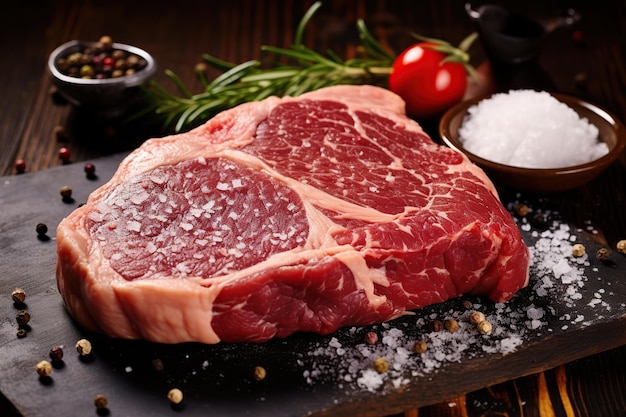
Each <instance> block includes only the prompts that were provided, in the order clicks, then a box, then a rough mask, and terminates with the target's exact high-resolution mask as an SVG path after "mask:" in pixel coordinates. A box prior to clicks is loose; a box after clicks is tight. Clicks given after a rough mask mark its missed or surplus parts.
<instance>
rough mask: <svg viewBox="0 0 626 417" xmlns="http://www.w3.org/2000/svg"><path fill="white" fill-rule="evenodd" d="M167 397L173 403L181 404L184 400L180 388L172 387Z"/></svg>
mask: <svg viewBox="0 0 626 417" xmlns="http://www.w3.org/2000/svg"><path fill="white" fill-rule="evenodd" d="M167 399H168V400H170V402H171V403H172V404H180V403H181V402H182V401H183V392H182V391H181V390H179V389H178V388H172V389H171V390H170V391H169V392H168V393H167Z"/></svg>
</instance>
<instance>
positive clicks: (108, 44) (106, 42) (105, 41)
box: [98, 35, 113, 50]
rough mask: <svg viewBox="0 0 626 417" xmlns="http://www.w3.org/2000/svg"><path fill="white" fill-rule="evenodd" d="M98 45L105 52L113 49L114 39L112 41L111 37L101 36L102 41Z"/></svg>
mask: <svg viewBox="0 0 626 417" xmlns="http://www.w3.org/2000/svg"><path fill="white" fill-rule="evenodd" d="M98 43H99V44H100V46H101V47H102V49H104V50H109V49H111V48H113V39H111V37H110V36H108V35H104V36H101V37H100V40H98Z"/></svg>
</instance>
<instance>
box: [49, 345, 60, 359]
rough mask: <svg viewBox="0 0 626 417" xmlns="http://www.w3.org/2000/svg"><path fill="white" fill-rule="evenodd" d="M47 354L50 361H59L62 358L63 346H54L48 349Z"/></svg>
mask: <svg viewBox="0 0 626 417" xmlns="http://www.w3.org/2000/svg"><path fill="white" fill-rule="evenodd" d="M49 355H50V360H51V361H52V362H61V361H62V360H63V348H62V347H61V346H55V347H53V348H52V349H50V353H49Z"/></svg>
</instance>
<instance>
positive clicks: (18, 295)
mask: <svg viewBox="0 0 626 417" xmlns="http://www.w3.org/2000/svg"><path fill="white" fill-rule="evenodd" d="M11 298H13V302H14V303H15V304H22V303H24V300H26V292H25V291H24V290H23V289H21V288H16V289H14V290H13V292H12V293H11Z"/></svg>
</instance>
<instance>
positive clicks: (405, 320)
mask: <svg viewBox="0 0 626 417" xmlns="http://www.w3.org/2000/svg"><path fill="white" fill-rule="evenodd" d="M123 156H124V155H123V154H120V155H114V156H111V157H106V158H103V159H100V160H97V161H93V162H94V164H95V165H96V174H97V178H96V179H87V178H86V176H85V174H84V172H83V167H84V165H83V164H82V163H75V164H69V165H66V166H62V167H58V168H54V169H50V170H47V171H44V172H39V173H33V174H24V175H16V176H10V177H3V178H1V179H0V293H1V296H2V297H1V298H0V393H1V394H2V396H4V402H3V403H2V402H0V407H2V404H5V405H4V407H5V408H6V407H8V408H10V409H7V410H2V413H1V414H2V415H3V416H4V415H5V414H6V415H8V416H14V415H15V416H24V417H44V416H51V415H56V416H61V415H62V416H67V417H71V416H88V415H94V414H96V415H111V416H119V415H123V416H139V417H140V416H152V415H177V414H180V415H186V416H206V415H219V416H242V415H255V416H305V415H312V416H334V415H337V416H341V415H344V416H345V415H363V416H379V415H388V414H393V413H399V412H402V411H403V410H405V409H409V408H414V407H419V406H423V405H427V404H432V403H436V402H440V401H444V400H446V399H448V398H453V397H455V396H457V395H461V394H463V393H467V392H469V391H472V390H475V389H479V388H483V387H486V386H488V385H492V384H495V383H498V382H502V381H505V380H508V379H513V378H517V377H520V376H523V375H528V374H531V373H534V372H538V371H541V370H545V369H549V368H552V367H555V366H557V365H560V364H563V363H566V362H569V361H572V360H574V359H578V358H581V357H584V356H588V355H591V354H594V353H597V352H601V351H603V350H607V349H611V348H614V347H617V346H621V345H623V344H626V279H624V276H625V274H626V257H625V256H623V255H620V254H616V253H615V252H614V251H613V253H612V254H611V257H610V259H609V260H608V261H605V262H601V261H598V260H596V259H595V258H594V257H593V255H592V256H590V257H589V260H588V261H587V262H586V264H581V265H576V264H575V265H573V269H574V270H576V271H579V274H578V275H576V279H575V280H573V281H572V280H569V282H563V280H562V279H557V278H556V277H554V276H551V275H550V274H547V275H546V276H545V277H543V275H542V274H541V273H540V272H538V271H537V270H534V271H533V274H532V276H531V283H530V285H529V287H528V288H526V289H524V290H523V291H521V292H520V293H519V294H518V295H517V296H516V297H515V298H514V299H513V300H512V301H511V302H509V303H507V304H505V305H494V304H493V303H490V302H488V301H486V300H483V299H480V298H475V297H465V298H463V299H460V300H451V301H449V302H446V303H444V304H442V305H438V306H432V307H429V308H426V309H423V310H420V311H418V312H415V314H414V315H407V316H405V317H402V318H400V319H397V320H395V321H393V322H390V323H387V324H379V325H376V326H370V327H367V328H347V329H342V330H341V331H339V332H337V333H336V334H333V335H328V336H319V335H311V334H298V335H295V336H292V337H289V338H286V339H283V340H273V341H270V342H268V343H265V344H260V345H254V344H240V345H231V344H220V345H215V346H208V345H201V344H196V343H187V344H182V345H160V344H154V343H147V342H144V341H127V340H112V339H109V338H106V337H103V336H100V335H93V334H88V333H85V332H83V331H82V330H81V329H80V328H78V327H77V326H76V325H75V324H74V322H73V321H72V319H71V318H70V317H69V315H67V313H66V311H65V310H64V307H63V305H62V301H61V298H60V296H59V294H58V291H57V289H56V282H55V273H54V269H55V262H56V245H55V239H54V236H55V230H54V229H55V228H56V225H57V224H58V223H59V221H60V220H61V219H62V218H63V217H64V216H66V215H67V214H69V213H70V212H71V211H72V210H73V209H74V208H75V207H77V205H78V204H79V203H81V202H83V201H85V200H86V199H87V196H88V194H89V193H90V192H91V191H92V190H94V189H95V188H97V187H98V186H99V185H101V184H103V183H104V182H105V181H106V180H108V178H110V176H111V175H112V174H113V172H114V171H115V169H116V168H117V166H118V164H119V162H120V160H121V159H122V158H123ZM64 185H69V186H70V187H72V189H73V195H72V197H73V201H71V202H64V201H63V200H62V199H61V197H60V194H59V189H60V188H61V187H62V186H64ZM504 203H505V204H509V203H510V202H508V201H504ZM543 210H545V212H546V213H548V212H549V207H548V208H546V207H544V208H543ZM565 220H566V219H563V223H565V224H566V222H565ZM40 222H41V223H45V224H47V225H48V227H49V229H50V230H49V231H48V233H47V238H43V239H41V238H39V237H38V236H37V234H36V233H35V226H36V225H37V223H40ZM563 223H562V224H563ZM572 226H573V225H572ZM578 226H580V225H578ZM520 227H521V228H522V233H523V236H524V239H525V240H526V241H527V244H528V245H529V246H533V245H535V244H536V242H537V240H538V239H539V238H540V236H539V233H541V232H542V231H543V229H545V225H542V226H541V227H536V226H535V225H533V224H532V222H529V223H525V222H523V221H520ZM592 232H593V231H592ZM595 232H600V234H601V231H595ZM550 233H552V232H550ZM555 233H556V232H555ZM570 234H571V235H573V236H574V237H575V238H576V242H581V243H584V245H585V246H586V247H587V251H588V253H590V254H593V253H595V250H596V249H597V248H599V247H600V246H601V244H600V243H598V241H597V239H595V238H594V234H593V233H590V231H589V230H584V229H583V230H574V229H572V230H571V231H570ZM595 236H597V235H595ZM546 280H547V281H546ZM541 282H544V284H541ZM545 282H549V283H551V284H550V285H548V286H546V285H545ZM15 287H22V288H23V289H24V290H25V291H26V293H27V298H26V303H25V305H14V303H13V302H12V301H11V292H12V290H13V289H14V288H15ZM464 302H465V304H464ZM467 302H469V303H471V307H469V308H468V305H467ZM529 307H530V310H529ZM20 309H27V310H28V311H29V312H30V314H31V317H32V319H31V321H30V323H29V327H28V332H27V336H26V337H25V338H17V336H16V332H17V329H18V325H17V322H16V320H15V315H16V313H17V311H19V310H20ZM476 309H477V310H480V311H482V312H484V313H485V315H486V316H487V318H488V319H489V320H490V321H492V322H493V324H494V329H493V331H492V333H491V334H489V335H484V336H483V335H481V334H479V333H478V332H477V331H476V330H475V328H474V327H473V326H472V325H471V324H470V323H469V322H468V320H467V317H468V315H469V314H470V313H471V311H473V310H476ZM449 317H454V318H456V319H458V322H459V323H460V325H461V330H460V331H458V332H456V333H454V334H453V333H449V332H446V331H445V330H444V331H441V332H435V331H433V330H432V329H431V328H430V327H429V326H430V324H431V323H432V321H433V320H434V319H440V320H444V319H446V318H449ZM369 331H374V332H376V333H377V335H379V341H378V343H376V344H374V345H369V344H366V343H365V342H364V335H365V334H366V333H367V332H369ZM83 337H86V338H88V339H89V340H90V341H91V342H92V344H93V347H94V353H93V354H92V355H90V357H88V358H87V359H83V358H81V357H79V355H78V354H77V353H76V351H75V349H74V344H75V342H76V341H77V340H78V339H80V338H83ZM420 339H424V340H426V341H427V343H428V344H429V350H428V351H427V353H425V354H417V353H415V352H414V351H412V345H413V343H414V342H415V341H416V340H420ZM56 345H61V346H63V347H64V352H65V356H64V359H63V362H62V363H61V364H60V365H57V366H56V367H55V369H54V370H53V374H52V377H51V378H50V379H48V380H44V379H40V378H39V377H38V376H37V374H36V373H35V371H34V366H35V364H36V363H37V362H38V361H40V360H42V359H48V352H49V350H50V348H51V347H53V346H56ZM507 347H509V348H510V349H507ZM509 351H510V352H509ZM505 353H506V354H505ZM377 357H385V358H386V359H388V362H389V364H390V366H391V368H390V370H389V371H388V372H387V373H385V374H382V375H379V374H377V373H376V372H375V371H373V370H372V369H371V368H372V367H371V362H372V360H373V359H375V358H377ZM155 360H158V361H160V364H162V369H161V368H160V367H159V366H155V364H156V363H157V362H155ZM256 366H262V367H263V368H265V369H266V371H267V376H266V378H265V379H263V380H261V381H257V380H256V379H254V378H253V369H254V368H255V367H256ZM365 377H369V379H368V378H365ZM365 381H370V382H365ZM172 387H178V388H180V389H181V390H182V391H183V393H184V395H185V399H184V401H183V403H182V405H181V406H178V407H172V406H171V405H170V404H169V402H168V400H167V398H166V395H167V392H168V390H169V389H170V388H172ZM97 394H103V395H106V396H107V398H108V400H109V405H108V408H107V409H106V410H104V411H100V412H97V410H96V408H95V407H94V404H93V399H94V397H95V396H96V395H97ZM9 404H12V405H11V406H10V405H9Z"/></svg>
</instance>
